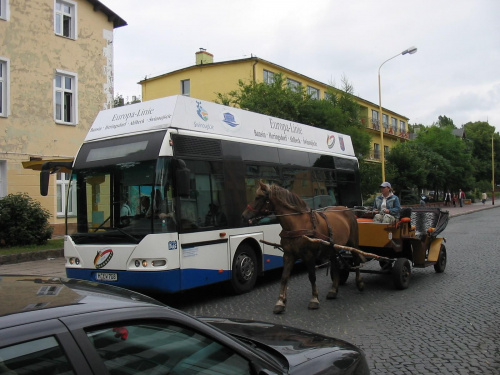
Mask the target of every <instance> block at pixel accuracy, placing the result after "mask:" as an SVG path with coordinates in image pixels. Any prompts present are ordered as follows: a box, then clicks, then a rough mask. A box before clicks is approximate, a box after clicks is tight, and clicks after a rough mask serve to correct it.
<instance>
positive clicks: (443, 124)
mask: <svg viewBox="0 0 500 375" xmlns="http://www.w3.org/2000/svg"><path fill="white" fill-rule="evenodd" d="M437 126H439V127H440V128H447V127H451V128H453V129H456V128H457V127H456V126H455V124H453V120H452V119H451V118H448V117H446V116H438V122H437Z"/></svg>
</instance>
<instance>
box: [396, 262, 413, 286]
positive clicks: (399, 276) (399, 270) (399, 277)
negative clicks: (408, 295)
mask: <svg viewBox="0 0 500 375" xmlns="http://www.w3.org/2000/svg"><path fill="white" fill-rule="evenodd" d="M410 277H411V265H410V261H409V260H408V259H406V258H398V259H396V261H395V262H394V266H393V267H392V280H393V281H394V285H395V287H396V288H397V289H406V288H408V286H409V285H410Z"/></svg>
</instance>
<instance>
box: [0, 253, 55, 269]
mask: <svg viewBox="0 0 500 375" xmlns="http://www.w3.org/2000/svg"><path fill="white" fill-rule="evenodd" d="M63 253H64V250H63V249H54V250H40V251H30V252H28V253H19V254H7V255H0V266H2V265H4V264H15V263H22V262H29V261H32V260H42V259H47V258H59V257H62V256H63Z"/></svg>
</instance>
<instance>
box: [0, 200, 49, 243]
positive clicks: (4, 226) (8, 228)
mask: <svg viewBox="0 0 500 375" xmlns="http://www.w3.org/2000/svg"><path fill="white" fill-rule="evenodd" d="M49 217H50V213H49V211H48V210H46V209H44V208H43V207H42V206H41V205H40V203H39V202H37V201H35V200H34V199H32V198H31V197H30V196H29V195H28V194H26V193H19V194H9V195H7V196H6V197H4V198H2V199H0V245H1V246H24V245H43V244H45V243H47V240H48V239H49V238H50V237H51V236H52V231H53V228H52V227H51V226H50V225H49V222H48V219H49Z"/></svg>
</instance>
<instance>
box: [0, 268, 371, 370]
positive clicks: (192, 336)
mask: <svg viewBox="0 0 500 375" xmlns="http://www.w3.org/2000/svg"><path fill="white" fill-rule="evenodd" d="M368 373H369V370H368V366H367V363H366V359H365V356H364V354H363V352H362V351H361V350H360V349H358V348H357V347H355V346H353V345H351V344H349V343H346V342H344V341H341V340H337V339H334V338H331V337H327V336H322V335H318V334H315V333H312V332H307V331H304V330H301V329H296V328H292V327H286V326H280V325H275V324H271V323H264V322H256V321H243V320H235V319H220V318H200V319H197V318H194V317H192V316H190V315H187V314H185V313H183V312H181V311H178V310H175V309H172V308H170V307H168V306H165V305H163V304H161V303H160V302H158V301H155V300H154V299H151V298H149V297H147V296H144V295H142V294H138V293H135V292H131V291H128V290H125V289H120V288H116V287H112V286H108V285H104V284H98V283H91V282H86V281H81V280H72V279H64V278H46V277H45V278H44V277H39V276H0V374H12V375H14V374H36V375H44V374H51V375H53V374H99V375H101V374H112V375H115V374H116V375H119V374H230V375H238V374H254V375H265V374H268V375H270V374H307V375H310V374H368Z"/></svg>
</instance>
